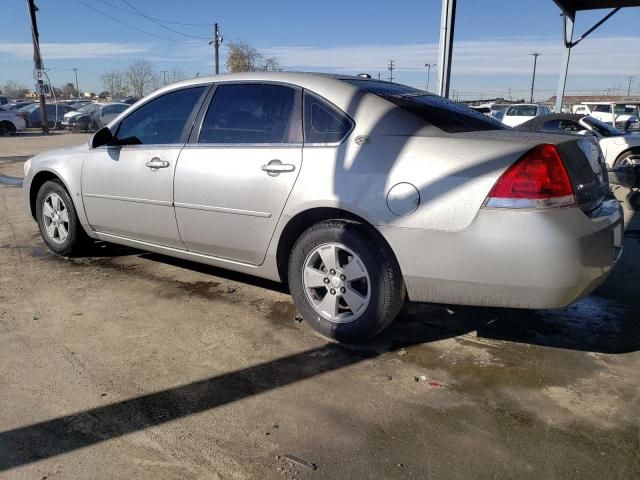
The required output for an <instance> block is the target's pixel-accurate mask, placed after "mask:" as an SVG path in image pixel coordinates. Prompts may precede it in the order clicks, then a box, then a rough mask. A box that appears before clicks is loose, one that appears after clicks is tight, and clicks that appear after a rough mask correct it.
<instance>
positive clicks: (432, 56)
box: [0, 0, 640, 99]
mask: <svg viewBox="0 0 640 480" xmlns="http://www.w3.org/2000/svg"><path fill="white" fill-rule="evenodd" d="M128 2H129V4H131V5H134V6H135V7H136V8H137V9H139V10H140V11H141V12H144V13H145V14H147V15H150V16H153V17H156V18H158V19H160V20H170V21H172V22H180V23H185V24H187V23H188V24H196V25H178V24H175V23H164V22H160V23H161V24H162V25H164V27H162V26H160V25H158V24H157V23H154V22H152V21H149V20H147V19H145V18H143V17H141V16H136V15H134V14H132V13H129V12H130V11H131V10H132V9H131V7H130V6H129V5H127V3H126V2H125V1H124V0H36V3H37V5H38V7H39V9H40V11H39V12H38V21H39V25H40V36H41V37H40V40H41V44H42V51H43V56H44V61H45V66H46V67H47V68H49V69H50V70H49V76H50V78H51V81H52V82H53V83H54V84H55V85H62V84H64V83H66V82H68V81H73V71H72V70H71V69H72V68H73V67H77V68H78V69H79V83H80V88H81V90H93V91H100V90H102V85H101V82H100V75H101V74H102V73H104V72H105V71H108V70H111V69H121V70H124V69H125V68H126V66H127V64H129V63H130V62H131V61H133V60H135V59H138V58H145V59H149V60H151V61H152V62H153V63H154V66H155V68H156V69H157V70H166V69H171V68H173V67H176V66H177V67H180V68H182V69H183V70H184V71H185V73H187V75H188V76H194V75H195V74H196V73H200V74H201V75H203V74H207V73H209V72H211V70H212V57H213V55H212V49H211V47H209V46H208V45H207V40H206V38H209V37H210V36H211V35H212V34H211V30H212V24H213V22H215V21H217V22H219V23H220V24H221V27H222V33H223V35H224V37H225V39H230V40H243V41H246V42H249V43H250V44H252V45H253V46H255V47H257V48H258V49H259V50H260V51H262V52H263V53H265V54H266V55H269V56H271V55H275V56H277V57H278V58H279V59H280V61H281V63H282V64H283V66H284V67H285V68H286V69H290V70H313V71H336V72H344V73H360V72H363V71H366V72H369V73H372V74H373V75H377V73H378V72H380V73H381V76H382V78H386V77H387V76H388V72H387V70H386V65H387V61H388V59H390V58H393V59H395V60H396V65H397V70H396V71H395V72H394V77H395V78H396V80H397V81H399V82H403V83H407V84H410V85H414V86H418V87H422V88H424V86H425V83H426V70H425V68H424V64H425V63H427V62H428V63H435V62H436V52H437V43H438V36H439V23H440V1H439V0H420V1H418V0H405V1H402V2H372V1H360V0H342V1H336V0H323V1H321V2H303V1H300V0H298V1H288V0H285V1H271V2H268V1H253V0H245V1H235V2H233V1H227V2H216V1H212V0H180V1H175V0H155V1H152V0H128ZM89 7H93V8H94V9H97V10H100V11H102V12H104V13H106V14H108V15H110V16H112V17H114V18H116V19H117V20H119V21H121V22H124V23H128V24H129V25H131V26H134V27H136V28H138V29H142V30H144V31H146V32H148V33H149V34H152V35H148V34H145V33H142V32H140V31H136V30H134V29H132V28H129V27H127V26H125V25H123V24H121V23H118V22H115V21H113V20H112V19H109V18H106V17H105V16H102V15H101V14H99V13H97V12H96V11H95V10H92V9H90V8H89ZM116 7H117V8H116ZM123 10H124V11H123ZM126 10H128V11H129V12H127V11H126ZM1 12H2V18H3V21H2V22H0V25H1V27H0V85H2V84H4V83H5V82H6V81H7V80H16V81H18V82H20V83H23V84H25V85H28V86H31V84H32V83H33V80H32V63H31V57H32V53H33V52H32V48H31V37H30V30H29V20H28V15H27V8H26V2H25V0H3V2H2V9H1ZM605 13H606V12H605V11H597V12H584V13H579V14H578V21H577V25H576V33H578V34H579V33H582V32H583V31H584V30H586V29H587V28H588V27H589V26H591V24H592V23H593V22H595V21H596V20H597V19H598V18H599V17H600V16H602V15H603V14H605ZM457 21H458V23H457V28H456V39H455V42H456V48H455V50H454V60H453V77H452V88H453V89H455V90H457V91H458V92H461V93H460V94H461V96H462V98H465V97H466V98H469V97H475V96H479V95H480V94H482V95H484V96H485V97H490V96H494V95H508V93H509V89H511V94H512V96H514V97H522V96H524V95H525V94H526V92H527V90H528V88H529V84H530V80H531V64H532V58H531V56H530V55H529V54H530V53H531V52H533V51H537V52H541V53H542V56H541V57H539V59H538V76H537V79H536V86H537V95H536V96H537V97H538V98H539V99H543V98H546V97H548V96H550V95H551V94H553V93H554V92H555V88H556V83H557V74H558V71H559V68H560V58H561V57H560V54H561V48H560V45H561V20H560V17H559V10H558V8H557V7H556V5H555V4H554V3H553V1H552V0H537V1H536V0H518V1H514V0H511V1H508V0H483V1H478V0H458V16H457ZM639 26H640V8H629V9H626V10H622V11H621V12H619V13H618V14H616V15H615V16H614V17H613V18H612V19H611V20H609V22H608V23H606V24H605V25H604V26H603V27H601V28H600V29H599V30H598V31H597V32H595V33H594V34H592V36H590V37H589V38H587V39H586V40H585V41H584V42H583V43H582V44H580V46H578V47H577V48H576V50H575V51H574V55H573V58H572V63H571V68H570V75H569V81H568V85H567V87H568V90H569V91H570V92H571V91H573V92H575V93H592V92H593V91H595V90H600V91H602V90H604V89H607V88H611V87H614V86H616V85H618V84H621V85H624V88H625V89H626V85H627V79H626V76H627V75H635V76H636V78H635V79H634V82H633V90H634V91H635V92H636V93H640V48H638V46H639V45H640V28H639ZM169 29H174V30H177V31H179V32H181V33H182V34H184V35H181V34H178V33H174V32H172V31H170V30H169ZM192 36H195V37H203V38H202V39H197V38H192ZM158 37H162V38H158ZM224 51H225V50H224V48H223V52H224ZM223 61H224V57H223ZM434 73H435V72H433V71H432V76H431V82H432V84H431V85H432V86H433V85H434V83H433V82H434V81H435V78H436V76H435V74H434Z"/></svg>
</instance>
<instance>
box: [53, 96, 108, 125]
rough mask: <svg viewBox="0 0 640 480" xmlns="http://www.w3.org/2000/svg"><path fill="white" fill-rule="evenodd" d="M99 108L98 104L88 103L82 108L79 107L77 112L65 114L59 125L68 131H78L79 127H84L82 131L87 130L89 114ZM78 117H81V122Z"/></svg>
mask: <svg viewBox="0 0 640 480" xmlns="http://www.w3.org/2000/svg"><path fill="white" fill-rule="evenodd" d="M99 108H100V104H99V103H93V102H89V103H87V104H85V105H84V106H81V107H80V108H79V109H78V110H73V111H71V112H68V113H65V115H64V117H63V118H62V122H60V123H61V125H62V126H63V127H64V128H68V129H79V128H77V127H79V126H85V128H84V129H83V130H86V129H88V127H89V121H90V119H91V114H93V112H95V111H96V110H98V109H99ZM80 117H83V119H82V120H81V119H80Z"/></svg>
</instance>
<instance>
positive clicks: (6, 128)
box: [0, 110, 27, 135]
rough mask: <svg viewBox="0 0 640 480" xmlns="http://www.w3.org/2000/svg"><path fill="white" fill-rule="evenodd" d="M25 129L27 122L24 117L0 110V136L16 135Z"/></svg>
mask: <svg viewBox="0 0 640 480" xmlns="http://www.w3.org/2000/svg"><path fill="white" fill-rule="evenodd" d="M26 127H27V122H26V120H25V117H24V115H20V114H18V113H16V112H7V111H4V110H0V135H6V134H11V133H16V132H17V131H18V130H24V129H25V128H26Z"/></svg>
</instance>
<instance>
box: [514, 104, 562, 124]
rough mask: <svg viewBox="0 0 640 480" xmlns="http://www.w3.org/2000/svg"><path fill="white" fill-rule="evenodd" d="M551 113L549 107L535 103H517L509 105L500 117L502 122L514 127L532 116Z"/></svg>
mask: <svg viewBox="0 0 640 480" xmlns="http://www.w3.org/2000/svg"><path fill="white" fill-rule="evenodd" d="M550 113H551V110H549V107H547V106H545V105H537V104H535V103H518V104H516V105H511V106H510V107H509V108H507V111H506V112H505V113H504V117H502V123H504V124H505V125H509V126H510V127H516V126H518V125H520V124H522V123H524V122H528V121H529V120H531V119H532V118H534V117H540V116H542V115H548V114H550Z"/></svg>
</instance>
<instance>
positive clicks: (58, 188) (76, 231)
mask: <svg viewBox="0 0 640 480" xmlns="http://www.w3.org/2000/svg"><path fill="white" fill-rule="evenodd" d="M52 193H54V194H56V195H57V196H58V197H59V198H60V200H61V201H62V203H63V206H64V210H66V212H67V217H68V222H67V223H66V224H65V225H66V230H67V237H66V239H65V240H64V241H63V242H60V243H56V242H55V241H54V240H52V239H51V238H50V237H49V234H48V233H47V227H46V225H45V219H44V216H43V211H44V202H45V199H46V198H47V197H48V196H49V195H50V194H52ZM36 220H37V222H38V228H39V229H40V235H42V239H43V240H44V241H45V243H46V244H47V246H48V247H49V249H50V250H51V251H53V252H54V253H57V254H58V255H62V256H64V257H73V256H76V255H79V254H81V253H82V252H83V251H84V249H85V247H86V246H87V244H88V243H89V237H88V236H87V234H86V232H85V231H84V229H83V227H82V225H80V221H79V220H78V215H77V214H76V209H75V206H74V205H73V201H72V200H71V196H70V195H69V193H68V192H67V190H66V189H65V187H64V185H62V183H60V182H59V181H57V180H49V181H47V182H45V183H44V184H42V186H41V187H40V190H39V191H38V195H37V197H36Z"/></svg>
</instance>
